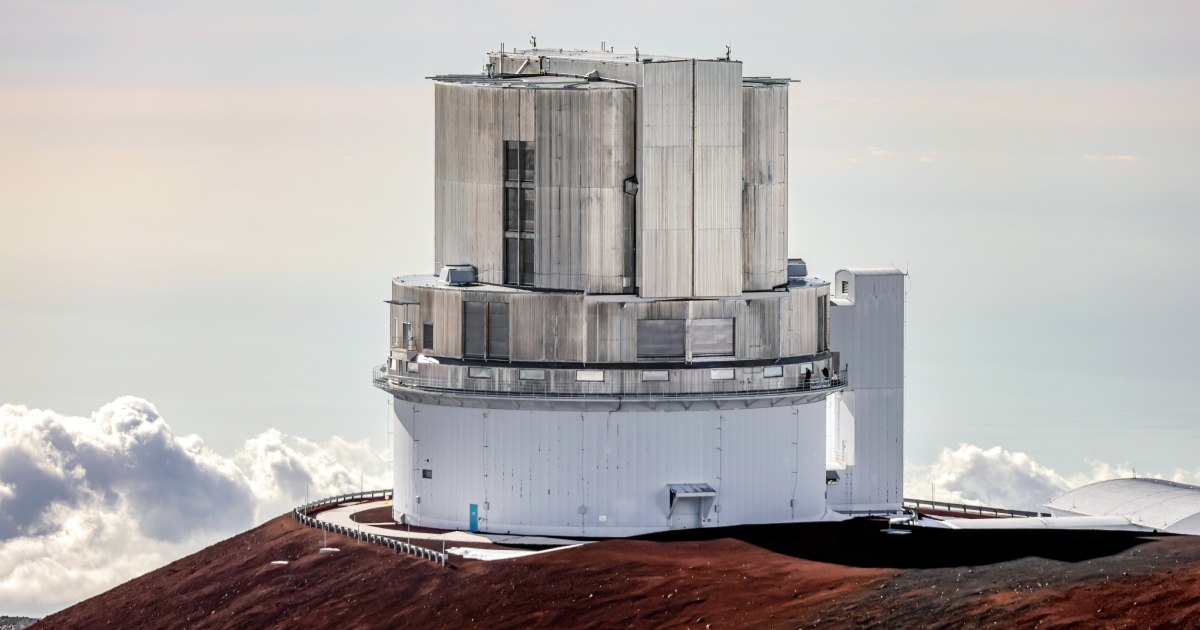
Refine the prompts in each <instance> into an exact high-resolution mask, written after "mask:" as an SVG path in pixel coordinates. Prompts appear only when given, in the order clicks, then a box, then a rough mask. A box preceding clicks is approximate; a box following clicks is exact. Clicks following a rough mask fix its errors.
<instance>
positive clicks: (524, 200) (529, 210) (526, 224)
mask: <svg viewBox="0 0 1200 630" xmlns="http://www.w3.org/2000/svg"><path fill="white" fill-rule="evenodd" d="M510 190H511V189H510ZM534 192H535V191H534V189H532V188H522V189H521V226H520V229H521V231H522V232H532V231H533V228H534V221H535V219H536V218H537V207H536V204H535V203H534Z"/></svg>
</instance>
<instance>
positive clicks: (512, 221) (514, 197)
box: [504, 188, 532, 232]
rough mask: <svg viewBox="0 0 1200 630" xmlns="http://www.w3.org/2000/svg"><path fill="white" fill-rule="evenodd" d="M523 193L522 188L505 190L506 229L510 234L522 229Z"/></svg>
mask: <svg viewBox="0 0 1200 630" xmlns="http://www.w3.org/2000/svg"><path fill="white" fill-rule="evenodd" d="M523 192H524V191H523V190H521V189H520V188H505V189H504V229H505V230H507V231H509V232H516V231H518V230H520V229H521V193H523ZM531 192H532V191H531Z"/></svg>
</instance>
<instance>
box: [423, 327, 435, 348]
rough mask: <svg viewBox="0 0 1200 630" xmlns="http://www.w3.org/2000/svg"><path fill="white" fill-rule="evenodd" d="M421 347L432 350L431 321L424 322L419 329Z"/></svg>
mask: <svg viewBox="0 0 1200 630" xmlns="http://www.w3.org/2000/svg"><path fill="white" fill-rule="evenodd" d="M421 348H423V349H425V350H433V322H425V326H424V328H423V329H422V330H421Z"/></svg>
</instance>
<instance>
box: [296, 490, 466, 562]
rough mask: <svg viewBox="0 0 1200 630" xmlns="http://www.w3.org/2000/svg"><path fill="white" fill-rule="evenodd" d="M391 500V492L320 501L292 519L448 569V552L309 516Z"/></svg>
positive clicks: (304, 507)
mask: <svg viewBox="0 0 1200 630" xmlns="http://www.w3.org/2000/svg"><path fill="white" fill-rule="evenodd" d="M391 497H392V491H391V490H369V491H367V492H354V493H351V494H340V495H338V496H336V497H326V498H324V499H317V500H316V501H310V502H308V503H305V504H303V505H300V506H297V507H296V508H295V509H293V510H292V519H294V520H295V521H297V522H299V523H300V524H301V525H304V526H307V527H312V528H315V529H320V530H323V531H327V532H333V533H335V534H341V535H343V536H349V537H350V538H353V539H355V540H358V541H362V542H366V543H371V544H373V545H379V546H381V547H387V548H388V549H394V550H395V551H396V552H398V553H407V554H409V555H412V556H416V557H418V558H422V559H424V560H429V561H431V562H434V563H437V564H438V565H440V566H443V567H444V566H446V558H447V555H446V552H444V551H436V550H433V549H429V548H428V547H422V546H420V545H414V544H411V543H408V542H405V541H403V540H400V539H399V538H393V537H390V536H380V535H379V534H372V533H369V532H363V531H362V530H360V529H356V528H350V527H346V526H345V525H338V524H337V523H330V522H328V521H322V520H320V519H316V518H313V517H311V516H309V513H310V512H312V511H313V510H319V509H322V508H329V507H334V506H338V505H342V504H345V503H351V502H355V501H370V500H387V499H390V498H391Z"/></svg>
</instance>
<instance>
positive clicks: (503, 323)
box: [462, 302, 508, 359]
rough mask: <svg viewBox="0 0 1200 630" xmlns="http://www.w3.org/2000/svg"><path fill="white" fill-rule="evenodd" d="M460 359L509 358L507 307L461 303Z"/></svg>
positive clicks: (495, 304)
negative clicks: (461, 350) (461, 348)
mask: <svg viewBox="0 0 1200 630" xmlns="http://www.w3.org/2000/svg"><path fill="white" fill-rule="evenodd" d="M462 339H463V356H464V357H466V358H468V359H507V358H508V304H505V303H504V302H463V337H462Z"/></svg>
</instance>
